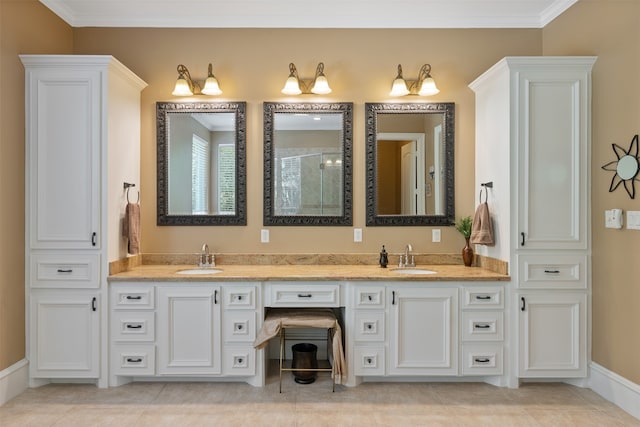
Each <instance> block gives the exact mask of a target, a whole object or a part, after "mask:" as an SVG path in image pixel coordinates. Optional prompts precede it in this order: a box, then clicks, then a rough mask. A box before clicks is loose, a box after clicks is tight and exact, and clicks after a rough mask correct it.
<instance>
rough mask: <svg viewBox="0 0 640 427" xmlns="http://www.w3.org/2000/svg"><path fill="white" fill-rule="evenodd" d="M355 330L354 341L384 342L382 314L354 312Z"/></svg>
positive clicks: (366, 311) (365, 311)
mask: <svg viewBox="0 0 640 427" xmlns="http://www.w3.org/2000/svg"><path fill="white" fill-rule="evenodd" d="M355 328H356V330H355V340H356V341H384V312H383V311H370V310H362V311H358V312H356V323H355Z"/></svg>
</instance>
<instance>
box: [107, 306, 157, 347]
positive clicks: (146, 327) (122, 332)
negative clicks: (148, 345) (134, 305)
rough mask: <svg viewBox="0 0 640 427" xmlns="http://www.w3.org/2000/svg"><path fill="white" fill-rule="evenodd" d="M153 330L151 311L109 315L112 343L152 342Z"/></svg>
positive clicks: (152, 314) (153, 318) (121, 312)
mask: <svg viewBox="0 0 640 427" xmlns="http://www.w3.org/2000/svg"><path fill="white" fill-rule="evenodd" d="M155 329H156V328H155V313H154V312H153V311H141V312H133V311H114V312H112V313H111V337H112V339H113V340H114V341H153V340H155V335H156V334H155Z"/></svg>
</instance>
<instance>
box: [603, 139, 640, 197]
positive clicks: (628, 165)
mask: <svg viewBox="0 0 640 427" xmlns="http://www.w3.org/2000/svg"><path fill="white" fill-rule="evenodd" d="M611 146H612V147H613V152H614V153H615V154H616V157H617V158H618V159H617V160H614V161H612V162H609V163H607V164H606V165H604V166H602V169H604V170H606V171H612V172H615V174H614V175H613V178H611V185H609V192H612V191H614V190H615V189H616V188H618V187H619V186H620V184H621V183H624V189H625V190H627V194H629V197H631V198H632V199H633V198H634V197H635V195H636V186H635V181H639V179H638V178H637V176H638V169H639V162H638V135H636V136H634V137H633V139H632V140H631V144H630V145H629V149H628V150H625V149H624V148H622V147H620V146H619V145H618V144H611Z"/></svg>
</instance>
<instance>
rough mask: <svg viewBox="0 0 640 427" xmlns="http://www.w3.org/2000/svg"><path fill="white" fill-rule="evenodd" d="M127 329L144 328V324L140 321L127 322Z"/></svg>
mask: <svg viewBox="0 0 640 427" xmlns="http://www.w3.org/2000/svg"><path fill="white" fill-rule="evenodd" d="M127 329H142V325H141V324H139V323H127Z"/></svg>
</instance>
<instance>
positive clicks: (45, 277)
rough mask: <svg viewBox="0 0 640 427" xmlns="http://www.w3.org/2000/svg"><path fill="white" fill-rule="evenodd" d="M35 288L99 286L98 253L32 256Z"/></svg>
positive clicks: (32, 275) (32, 282)
mask: <svg viewBox="0 0 640 427" xmlns="http://www.w3.org/2000/svg"><path fill="white" fill-rule="evenodd" d="M31 287H33V288H99V287H100V257H99V256H98V255H73V254H69V255H51V254H37V255H32V257H31Z"/></svg>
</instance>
